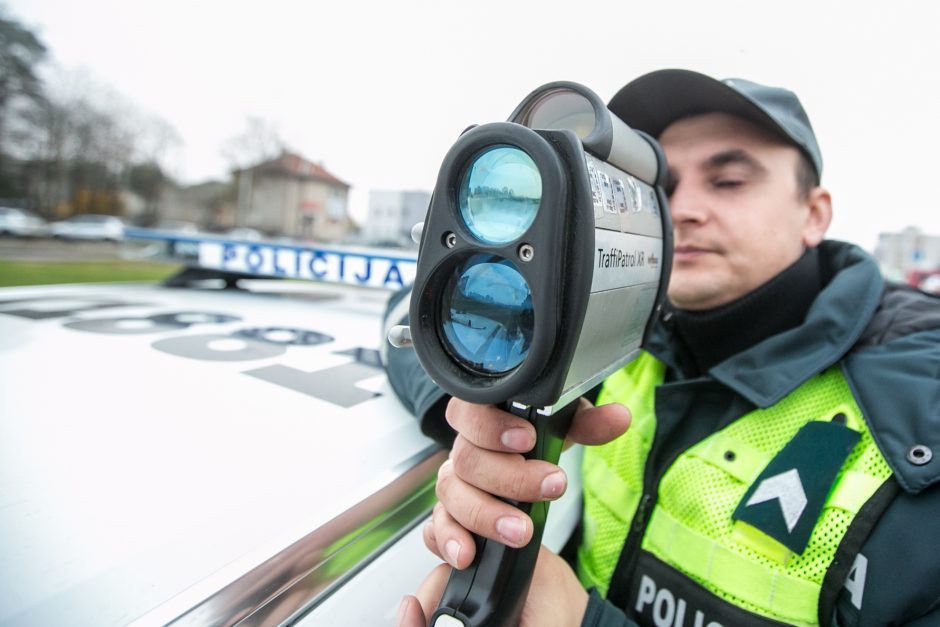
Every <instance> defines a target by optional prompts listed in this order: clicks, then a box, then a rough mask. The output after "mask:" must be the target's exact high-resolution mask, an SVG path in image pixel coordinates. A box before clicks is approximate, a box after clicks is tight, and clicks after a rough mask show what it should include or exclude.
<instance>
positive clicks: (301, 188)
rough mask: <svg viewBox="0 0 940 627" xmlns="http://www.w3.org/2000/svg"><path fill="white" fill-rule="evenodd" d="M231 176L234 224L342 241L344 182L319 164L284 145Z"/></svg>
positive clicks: (345, 229) (346, 227)
mask: <svg viewBox="0 0 940 627" xmlns="http://www.w3.org/2000/svg"><path fill="white" fill-rule="evenodd" d="M234 176H235V193H236V208H235V217H234V226H237V227H248V228H253V229H258V230H259V231H263V232H265V233H267V234H269V235H289V236H294V237H301V238H305V239H312V240H317V241H324V242H329V241H339V240H342V239H344V238H345V237H346V236H347V235H348V234H349V233H350V231H351V230H352V228H353V224H352V221H351V219H350V218H349V213H348V195H349V184H347V183H345V182H343V181H341V180H340V179H339V178H337V177H336V176H334V175H333V174H331V173H330V172H328V171H327V170H326V168H324V167H323V164H320V163H314V162H312V161H308V160H307V159H304V158H303V157H302V156H300V155H298V154H295V153H291V152H288V151H286V150H285V151H282V152H281V154H280V156H278V157H276V158H274V159H271V160H269V161H264V162H262V163H259V164H258V165H256V166H254V167H250V168H245V169H243V170H236V171H235V172H234Z"/></svg>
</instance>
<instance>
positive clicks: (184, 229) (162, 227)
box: [153, 220, 199, 235]
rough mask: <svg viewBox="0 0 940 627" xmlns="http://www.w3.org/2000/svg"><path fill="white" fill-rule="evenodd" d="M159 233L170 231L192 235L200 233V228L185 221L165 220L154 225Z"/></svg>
mask: <svg viewBox="0 0 940 627" xmlns="http://www.w3.org/2000/svg"><path fill="white" fill-rule="evenodd" d="M153 228H154V229H156V230H158V231H170V232H171V233H184V234H188V235H192V234H194V233H198V232H199V226H198V225H196V224H194V223H192V222H186V221H184V220H163V221H161V222H157V224H155V225H154V227H153Z"/></svg>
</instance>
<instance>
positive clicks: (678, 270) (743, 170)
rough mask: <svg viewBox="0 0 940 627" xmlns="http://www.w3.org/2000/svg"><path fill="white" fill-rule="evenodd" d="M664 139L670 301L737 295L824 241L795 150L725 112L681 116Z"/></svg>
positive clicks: (708, 304) (710, 303)
mask: <svg viewBox="0 0 940 627" xmlns="http://www.w3.org/2000/svg"><path fill="white" fill-rule="evenodd" d="M659 141H660V143H661V144H662V146H663V149H664V150H665V152H666V160H667V161H668V162H669V166H670V169H671V171H672V174H673V176H674V179H675V181H676V187H675V189H674V191H673V193H672V195H671V196H670V209H671V213H672V221H673V228H674V234H675V254H674V257H673V266H672V276H671V277H670V281H669V299H670V301H671V302H672V303H673V305H675V306H676V307H678V308H679V309H686V310H703V309H712V308H714V307H718V306H719V305H724V304H725V303H729V302H731V301H733V300H736V299H738V298H740V297H741V296H744V295H745V294H747V293H748V292H750V291H752V290H753V289H755V288H756V287H759V286H760V285H762V284H764V283H765V282H767V281H768V280H769V279H770V278H771V277H773V276H774V275H776V274H777V273H779V272H780V271H781V270H783V269H784V268H786V267H787V266H789V265H791V264H792V263H793V262H795V261H796V260H797V259H798V258H799V257H800V255H802V253H803V250H804V247H805V246H810V245H815V244H816V243H818V239H817V238H816V237H815V233H814V232H811V230H812V226H811V223H812V220H810V219H809V218H810V209H809V205H808V202H807V201H806V200H805V199H802V198H801V197H800V193H799V189H798V185H797V177H796V169H797V164H798V161H799V153H798V152H797V149H796V148H793V147H792V146H790V145H788V144H786V143H783V142H782V141H781V140H780V139H778V138H776V137H774V136H773V135H771V134H770V133H769V132H767V131H766V130H764V129H762V128H760V127H759V126H757V125H755V124H753V123H751V122H748V121H747V120H744V119H741V118H737V117H734V116H731V115H727V114H724V113H708V114H704V115H699V116H695V117H690V118H686V119H683V120H679V121H678V122H674V123H673V124H672V125H670V126H669V127H667V128H666V130H665V131H663V133H662V135H660V137H659ZM820 237H821V235H820Z"/></svg>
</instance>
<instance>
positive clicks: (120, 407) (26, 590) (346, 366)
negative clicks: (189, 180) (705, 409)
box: [0, 233, 579, 627]
mask: <svg viewBox="0 0 940 627" xmlns="http://www.w3.org/2000/svg"><path fill="white" fill-rule="evenodd" d="M138 235H139V233H138ZM153 241H155V242H158V243H159V241H164V242H165V243H167V244H168V245H169V246H170V247H171V248H172V247H173V246H174V245H175V244H178V243H179V242H175V241H173V240H172V239H171V238H169V239H168V238H167V236H165V235H155V236H154V239H153ZM206 243H207V242H199V241H183V244H186V246H190V247H191V246H194V245H195V246H197V247H199V246H203V245H204V244H206ZM218 245H219V240H212V241H208V246H209V249H211V250H215V249H214V248H212V247H214V246H218ZM226 245H228V246H235V247H238V246H247V244H244V243H237V242H236V243H233V242H228V243H226ZM186 246H183V249H186ZM274 248H275V249H276V248H277V247H276V246H275V247H274ZM295 252H297V251H296V250H295ZM213 254H214V253H213ZM242 254H250V251H242ZM258 254H260V253H258ZM324 254H329V253H324ZM337 254H339V253H337ZM360 256H361V255H360ZM211 258H212V254H210V255H208V257H207V259H211ZM275 258H276V256H275ZM317 259H319V260H323V259H325V257H323V256H321V257H317ZM347 261H348V263H349V264H352V256H350V257H349V258H348V259H347ZM310 264H311V267H319V266H318V265H316V264H315V263H314V262H313V261H311V262H310ZM326 265H327V264H326V262H324V265H323V267H324V268H325V267H326ZM357 276H359V277H363V276H365V274H363V273H362V272H361V271H360V273H359V274H358V275H357ZM241 285H242V287H246V286H247V287H248V288H249V289H238V290H223V289H206V288H204V287H198V286H197V287H186V288H170V287H164V286H159V285H143V284H137V285H135V284H117V285H115V284H111V285H71V286H52V287H49V286H41V287H21V288H6V289H2V290H0V355H2V359H0V382H2V383H0V581H2V582H3V585H2V586H0V625H7V624H9V625H36V626H39V625H64V624H68V625H70V626H75V627H81V626H84V625H89V626H91V625H94V626H98V625H124V624H134V625H164V624H170V623H172V624H192V625H233V624H245V625H249V624H251V625H274V624H282V623H290V624H299V625H306V626H313V625H317V626H320V625H324V626H329V627H343V626H346V625H348V626H359V625H367V624H369V625H371V624H376V625H378V624H392V623H393V621H394V617H395V613H396V610H397V607H398V603H399V601H400V599H401V597H402V595H404V594H407V593H410V592H413V591H414V590H415V589H416V588H417V586H418V584H419V583H420V581H421V580H422V579H423V577H424V576H425V575H426V573H427V572H428V571H429V570H430V569H431V568H432V567H433V566H434V565H436V563H437V560H436V558H434V557H433V556H432V555H431V554H430V553H429V552H428V551H427V550H426V549H425V548H424V546H423V543H422V541H421V525H422V523H423V522H424V520H426V518H427V516H428V514H429V512H430V508H431V507H432V505H433V502H434V490H433V485H434V480H435V477H436V470H437V467H438V466H439V465H440V463H441V462H442V461H443V460H444V459H445V458H446V452H445V451H443V450H441V449H440V448H439V447H438V446H437V445H436V444H435V443H433V442H432V441H431V440H429V439H428V438H426V437H425V436H423V435H422V434H421V433H420V431H419V429H418V425H417V422H416V420H415V419H414V418H413V417H412V416H411V415H409V414H408V413H407V412H406V411H405V409H404V408H403V407H402V405H401V404H400V403H399V402H398V401H397V399H396V398H395V396H394V394H393V393H392V391H391V390H390V388H389V386H388V383H387V380H386V378H385V375H384V372H383V370H382V369H381V367H380V365H379V363H378V361H377V355H378V351H379V349H380V348H381V347H382V346H383V345H384V339H383V338H382V335H383V329H382V323H381V315H382V311H383V309H384V305H385V302H386V300H387V298H388V296H389V294H390V292H389V291H388V290H381V289H375V288H367V287H357V286H355V285H340V284H328V283H312V282H311V283H302V284H301V283H297V282H283V281H245V280H244V279H242V280H241ZM578 455H579V452H578V450H577V449H574V450H572V451H569V452H568V453H566V457H565V460H566V461H565V465H566V467H567V468H568V472H569V475H570V476H571V477H572V484H573V485H572V487H571V489H570V490H569V494H568V495H566V497H565V498H564V499H562V500H561V501H559V502H558V503H556V504H554V505H553V507H552V515H551V516H550V525H549V529H548V531H547V532H546V538H545V540H546V544H548V545H549V546H551V547H553V548H555V549H559V548H560V547H561V546H562V544H563V543H564V541H565V540H566V538H567V536H568V534H569V533H570V530H571V529H572V528H573V526H574V525H575V524H576V522H577V518H578V515H579V498H578V492H579V489H578V480H577V471H576V468H577V464H578Z"/></svg>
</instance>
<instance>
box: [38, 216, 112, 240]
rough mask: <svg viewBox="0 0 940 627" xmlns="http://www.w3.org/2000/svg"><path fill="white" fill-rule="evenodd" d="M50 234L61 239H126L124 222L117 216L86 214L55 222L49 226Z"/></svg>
mask: <svg viewBox="0 0 940 627" xmlns="http://www.w3.org/2000/svg"><path fill="white" fill-rule="evenodd" d="M49 234H50V235H52V237H58V238H61V239H82V240H107V241H111V242H119V241H121V240H122V239H123V238H124V221H123V220H121V218H118V217H115V216H106V215H98V214H94V213H85V214H81V215H77V216H72V217H71V218H69V219H68V220H63V221H61V222H53V223H52V224H50V225H49Z"/></svg>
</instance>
